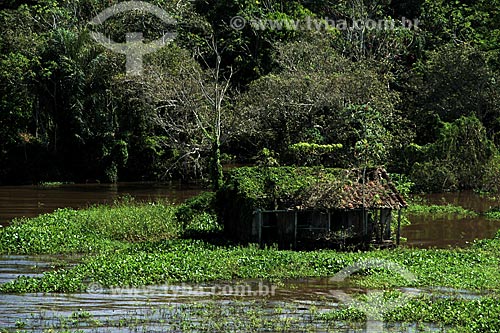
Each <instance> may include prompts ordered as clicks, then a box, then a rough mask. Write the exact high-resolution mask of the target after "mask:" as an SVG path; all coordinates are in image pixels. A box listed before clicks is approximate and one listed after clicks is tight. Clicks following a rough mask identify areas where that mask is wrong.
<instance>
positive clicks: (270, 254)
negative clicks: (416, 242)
mask: <svg viewBox="0 0 500 333" xmlns="http://www.w3.org/2000/svg"><path fill="white" fill-rule="evenodd" d="M365 259H384V260H389V261H391V262H395V263H397V264H399V265H401V266H403V267H405V268H406V269H408V270H409V271H410V272H412V273H413V274H414V275H415V276H416V277H417V280H415V281H406V280H405V279H404V278H403V277H402V276H399V275H397V274H396V275H395V274H394V272H391V271H388V270H385V269H377V270H372V271H368V272H365V273H364V274H361V275H359V276H355V277H352V278H351V283H352V284H354V285H356V286H359V287H363V288H395V287H403V286H404V287H425V286H442V287H450V288H459V289H467V290H490V291H491V290H500V271H499V270H498V262H499V261H500V240H483V241H482V242H480V243H478V244H476V245H474V246H473V247H472V248H469V249H455V250H438V249H433V250H423V249H422V250H421V249H404V248H401V249H396V250H381V251H369V252H352V253H351V252H336V251H333V250H321V251H310V252H297V251H281V250H277V249H276V248H266V249H259V248H258V247H257V246H247V247H241V246H216V245H213V244H210V243H207V242H204V241H201V240H190V239H179V240H170V241H161V242H143V243H137V244H133V245H131V246H130V247H129V248H127V249H125V250H123V251H120V252H112V253H103V254H99V255H96V256H91V257H87V258H85V259H84V260H83V263H81V264H79V265H76V266H74V267H72V268H70V269H61V270H58V271H53V272H47V273H45V274H44V275H43V276H42V277H37V278H30V277H20V278H18V279H17V280H14V281H12V282H9V283H6V284H3V285H1V286H0V292H14V293H19V292H21V293H23V292H78V291H84V290H86V288H87V287H88V286H89V285H91V284H92V283H98V284H99V285H101V286H103V287H112V286H133V287H141V286H145V285H155V284H163V283H176V282H204V281H230V280H233V279H268V280H274V281H276V280H286V279H294V278H303V277H329V276H333V275H335V274H336V273H337V272H339V271H340V270H341V269H343V268H345V267H347V266H349V265H351V264H353V263H355V262H357V261H359V260H365Z"/></svg>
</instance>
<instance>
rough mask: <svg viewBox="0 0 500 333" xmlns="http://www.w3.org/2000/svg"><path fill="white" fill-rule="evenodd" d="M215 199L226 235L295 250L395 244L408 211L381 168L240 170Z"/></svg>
mask: <svg viewBox="0 0 500 333" xmlns="http://www.w3.org/2000/svg"><path fill="white" fill-rule="evenodd" d="M218 200H219V203H220V205H219V206H220V207H222V208H221V209H222V211H221V212H220V214H221V216H222V219H223V222H224V229H225V232H226V233H227V235H228V236H230V237H232V238H234V239H237V240H239V241H242V242H250V243H259V244H261V245H264V244H268V245H270V244H278V246H279V247H280V248H294V249H304V248H318V247H328V248H342V247H347V246H350V245H352V246H366V245H368V244H377V245H384V246H386V245H390V244H393V243H394V241H395V242H396V243H399V230H400V217H401V215H400V214H401V209H403V208H405V207H407V204H406V202H405V200H404V199H403V197H402V196H401V195H400V193H399V192H398V191H397V189H396V187H395V186H394V185H393V184H392V182H391V180H390V178H389V175H388V174H387V172H386V171H385V170H384V169H383V168H368V169H351V170H346V169H326V168H307V167H245V168H239V169H235V170H233V171H232V172H231V174H230V175H229V179H228V180H227V182H226V184H225V186H224V187H223V189H222V190H221V191H220V192H219V195H218ZM394 222H396V228H391V224H392V223H394ZM393 229H395V231H396V235H395V237H394V235H392V232H391V230H393Z"/></svg>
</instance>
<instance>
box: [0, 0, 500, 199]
mask: <svg viewBox="0 0 500 333" xmlns="http://www.w3.org/2000/svg"><path fill="white" fill-rule="evenodd" d="M149 2H150V3H151V4H154V5H156V6H158V7H160V8H162V9H163V10H165V11H166V12H167V13H168V14H169V16H171V18H173V19H175V21H176V23H175V24H174V25H172V24H167V23H165V22H163V21H162V20H160V19H159V18H158V17H155V16H154V15H152V14H151V13H147V12H144V11H140V10H133V11H129V12H127V13H120V14H117V15H115V16H113V17H111V18H109V19H108V20H106V21H105V22H104V23H103V24H101V25H99V26H95V25H92V24H90V23H89V22H90V21H91V20H92V18H94V17H95V16H96V15H98V14H99V13H100V12H102V11H103V10H104V9H106V8H108V7H110V6H112V5H114V4H117V3H118V1H115V0H106V1H104V0H64V1H55V0H7V1H4V2H2V5H0V6H1V7H0V8H1V10H0V184H9V183H39V182H43V181H75V182H85V181H96V180H99V181H102V182H115V181H117V180H123V181H124V180H164V179H169V178H175V179H193V178H197V179H199V178H204V179H211V180H212V183H213V185H214V187H215V188H217V187H218V186H220V184H221V182H220V179H221V176H222V167H221V165H222V164H224V163H245V164H255V163H257V164H262V165H308V166H313V165H324V166H329V167H360V166H368V165H385V166H386V167H387V169H388V170H389V171H390V172H396V173H401V174H406V175H409V176H410V177H411V179H412V180H413V181H414V182H415V183H416V189H417V190H423V191H441V190H459V189H466V188H474V189H479V190H485V191H497V190H498V186H499V185H498V184H500V182H499V181H498V180H499V179H500V162H499V161H500V157H499V154H498V145H499V144H500V135H499V134H500V89H499V78H500V75H499V74H500V2H499V1H498V0H478V1H469V0H456V1H444V0H438V1H435V0H402V1H390V0H339V1H332V0H315V1H308V0H286V1H285V0H282V1H278V0H259V1H257V0H226V1H215V0H195V1H188V0H175V1H173V0H154V1H149ZM236 16H238V17H240V19H241V20H245V21H246V23H247V24H246V25H245V26H244V27H237V28H238V29H235V28H234V23H235V21H234V20H232V18H234V17H236ZM241 20H240V22H241ZM266 20H267V21H266ZM343 20H345V22H347V24H348V25H352V24H353V23H354V22H361V21H363V22H366V21H367V20H374V21H379V20H386V21H390V20H394V23H393V27H392V28H388V29H378V28H376V29H372V28H370V27H369V26H368V25H366V26H361V27H360V26H358V27H356V28H354V29H349V28H345V27H342V26H339V25H334V24H332V23H333V22H334V21H335V22H342V21H343ZM417 20H418V21H417ZM410 21H411V22H412V24H413V26H411V25H410V24H407V23H408V22H410ZM269 22H271V23H269ZM290 22H292V23H293V22H299V23H302V24H299V25H297V26H295V25H293V24H290ZM307 22H314V23H313V24H309V26H307V24H305V23H307ZM231 24H233V27H232V26H231ZM92 31H99V32H101V33H103V34H105V35H106V36H109V37H110V38H111V39H113V40H114V41H115V42H124V41H125V35H126V33H129V32H142V33H143V35H144V42H145V43H148V42H150V41H152V40H156V39H157V38H160V37H161V36H163V34H164V33H165V32H166V31H175V33H176V38H175V40H174V41H173V42H172V43H170V44H168V45H166V46H165V47H163V48H161V49H160V50H158V51H157V52H154V53H151V54H149V55H146V56H144V62H143V66H144V67H143V74H142V75H127V74H126V72H125V67H126V64H125V62H126V57H125V55H122V54H118V53H115V52H113V51H111V50H109V49H107V48H105V47H104V46H102V45H100V44H99V43H97V42H96V41H95V40H94V39H93V38H92V34H91V33H92Z"/></svg>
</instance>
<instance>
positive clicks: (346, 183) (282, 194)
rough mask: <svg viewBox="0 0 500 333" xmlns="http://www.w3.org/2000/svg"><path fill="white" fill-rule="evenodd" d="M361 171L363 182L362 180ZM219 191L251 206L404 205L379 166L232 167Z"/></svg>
mask: <svg viewBox="0 0 500 333" xmlns="http://www.w3.org/2000/svg"><path fill="white" fill-rule="evenodd" d="M363 174H364V181H363ZM222 191H223V192H225V193H226V196H225V200H235V199H236V197H238V198H240V200H243V201H240V203H243V202H245V203H246V204H247V205H248V206H249V207H253V209H257V208H260V209H294V210H296V209H299V210H309V209H359V208H362V207H363V206H364V207H366V208H368V209H378V208H391V209H399V208H403V207H406V206H407V204H406V202H405V201H404V199H403V198H402V196H401V195H400V194H399V192H398V191H397V189H396V187H395V186H394V185H393V184H392V183H391V181H390V179H389V176H388V174H387V172H386V171H385V170H384V169H383V168H369V169H366V170H365V172H363V170H359V169H354V170H346V169H334V168H319V167H315V168H309V167H268V168H266V167H243V168H237V169H233V170H232V171H231V172H230V174H229V178H228V180H227V182H226V183H225V185H224V187H223V189H222Z"/></svg>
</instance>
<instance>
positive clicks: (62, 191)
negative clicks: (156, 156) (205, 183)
mask: <svg viewBox="0 0 500 333" xmlns="http://www.w3.org/2000/svg"><path fill="white" fill-rule="evenodd" d="M202 190H203V189H202V187H201V186H200V185H197V184H192V185H186V184H180V183H170V184H158V183H118V184H67V185H59V186H0V225H2V226H6V225H8V224H9V221H10V220H11V219H13V218H18V217H22V216H26V217H34V216H37V215H39V214H42V213H48V212H52V211H54V210H55V209H57V208H62V207H72V208H85V207H87V206H89V205H93V204H107V203H112V202H113V200H116V199H117V198H119V197H121V196H127V195H129V196H132V197H134V198H135V199H136V200H138V201H150V200H158V199H160V200H165V199H167V200H169V201H172V202H176V203H180V202H183V201H184V200H186V199H187V198H190V197H192V196H194V195H196V194H198V193H200V192H201V191H202ZM424 198H425V199H426V200H428V201H429V202H430V203H435V204H443V203H452V204H458V205H461V206H463V207H465V208H468V209H472V210H475V211H478V212H484V211H485V210H487V209H489V208H491V207H496V206H500V202H499V201H497V200H492V199H486V198H483V197H481V196H479V195H477V194H475V193H473V192H461V193H441V194H431V195H426V196H425V197H424ZM410 220H411V225H410V226H406V227H403V229H402V237H405V238H407V243H406V245H408V246H411V247H423V248H425V247H438V248H447V247H449V246H454V247H456V246H459V247H464V246H467V245H468V244H469V243H470V242H472V241H474V239H483V238H491V237H492V236H493V235H495V233H496V231H497V230H499V229H500V222H499V221H491V220H488V219H486V218H484V217H482V216H479V217H477V218H472V219H448V218H441V219H433V218H429V217H425V216H411V217H410Z"/></svg>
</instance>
